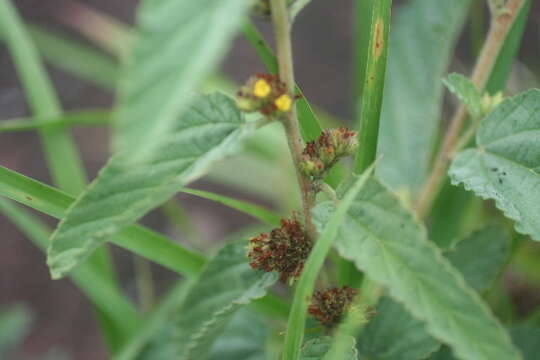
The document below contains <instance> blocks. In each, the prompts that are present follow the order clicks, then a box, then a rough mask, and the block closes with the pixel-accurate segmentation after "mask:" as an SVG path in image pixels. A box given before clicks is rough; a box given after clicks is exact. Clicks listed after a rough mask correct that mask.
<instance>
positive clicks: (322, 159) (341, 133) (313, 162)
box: [300, 127, 358, 179]
mask: <svg viewBox="0 0 540 360" xmlns="http://www.w3.org/2000/svg"><path fill="white" fill-rule="evenodd" d="M357 147H358V139H357V137H356V132H355V131H351V130H349V129H347V128H345V127H339V128H336V129H326V130H324V131H323V132H322V134H321V135H320V136H319V138H318V139H317V140H315V141H310V142H308V143H307V145H306V147H305V149H304V152H303V153H302V161H301V162H300V168H301V169H302V171H303V172H304V174H306V175H308V176H311V177H312V178H313V179H321V178H322V177H324V175H325V174H326V172H327V171H328V170H329V169H330V168H331V167H332V166H334V164H336V163H337V162H338V161H339V159H340V158H342V157H344V156H349V155H352V154H354V152H355V151H356V148H357Z"/></svg>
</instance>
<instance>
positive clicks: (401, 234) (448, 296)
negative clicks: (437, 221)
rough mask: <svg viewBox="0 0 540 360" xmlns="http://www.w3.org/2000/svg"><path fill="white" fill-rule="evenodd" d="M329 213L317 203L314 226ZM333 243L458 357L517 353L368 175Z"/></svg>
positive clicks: (506, 359) (484, 359)
mask: <svg viewBox="0 0 540 360" xmlns="http://www.w3.org/2000/svg"><path fill="white" fill-rule="evenodd" d="M346 188H347V186H344V188H343V189H341V190H340V192H343V191H346ZM333 212H334V205H333V203H331V202H326V203H322V204H320V205H318V206H317V207H316V209H315V212H314V214H315V219H316V223H317V225H318V227H319V228H322V227H323V225H324V223H325V222H326V221H328V220H327V219H328V218H330V217H331V216H332V214H333ZM336 248H337V250H338V252H339V253H340V254H341V256H343V257H345V258H347V259H350V260H352V261H354V263H355V264H356V266H357V267H358V269H360V270H362V271H364V272H365V273H366V275H367V276H369V277H370V278H371V279H373V281H375V282H377V283H379V284H381V285H384V286H387V287H388V291H389V295H390V296H392V297H393V298H394V299H396V300H397V301H399V302H401V303H402V304H403V305H404V306H405V308H406V309H407V310H408V311H409V312H410V313H411V314H412V315H413V316H415V317H416V318H417V319H420V320H422V321H424V322H425V324H426V329H427V330H428V332H429V333H430V334H431V335H432V336H434V337H435V338H437V339H438V340H440V341H442V342H444V343H447V344H449V345H451V346H452V348H453V350H454V351H455V352H456V354H458V357H459V358H460V359H464V360H465V359H467V360H468V359H475V360H517V359H520V355H519V353H518V352H517V350H516V349H515V348H514V346H513V345H512V343H511V341H510V337H509V335H508V334H507V333H506V331H505V330H504V328H503V327H502V326H501V325H500V323H499V322H498V321H497V319H496V318H495V317H494V316H493V315H492V314H491V312H490V311H489V309H488V307H487V306H486V304H485V303H484V302H483V301H482V300H481V299H480V297H479V296H478V295H477V294H476V292H474V291H473V290H472V289H471V288H469V287H468V286H466V284H465V281H464V279H463V276H462V275H461V274H460V273H459V272H458V271H457V270H456V269H455V268H453V267H452V266H451V265H450V263H449V262H448V261H447V260H446V259H444V258H443V256H442V254H441V252H440V250H439V249H438V248H437V247H436V246H435V245H434V244H433V243H431V242H430V241H428V239H427V236H426V230H425V229H424V227H423V226H422V225H421V224H420V223H418V222H417V221H415V219H414V218H413V216H412V215H411V214H410V213H409V212H408V211H406V210H405V209H403V208H402V207H401V205H400V203H399V201H398V199H397V198H396V197H394V196H393V195H392V194H391V193H390V192H389V191H388V190H386V189H385V188H384V187H383V186H382V185H381V184H380V183H379V182H378V181H376V180H375V179H370V180H369V181H368V183H367V184H366V185H365V187H364V188H363V189H362V191H361V192H360V193H359V195H358V196H357V197H356V199H355V202H354V204H353V205H352V206H351V208H350V210H349V212H348V216H347V218H346V220H345V221H344V222H343V223H342V225H341V228H340V233H339V237H338V239H337V241H336Z"/></svg>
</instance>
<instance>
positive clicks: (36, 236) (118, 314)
mask: <svg viewBox="0 0 540 360" xmlns="http://www.w3.org/2000/svg"><path fill="white" fill-rule="evenodd" d="M0 212H2V213H3V214H4V215H5V216H6V217H7V218H9V219H10V220H11V221H12V222H13V223H14V224H16V225H17V226H18V228H19V229H20V230H21V231H22V232H23V233H24V234H25V235H26V236H27V237H28V239H30V240H31V241H32V243H33V244H34V245H35V246H37V247H38V248H39V249H40V250H42V251H43V252H45V251H46V249H47V245H48V243H49V236H50V233H51V231H50V229H48V228H47V226H46V225H45V224H43V223H42V222H41V221H40V220H38V219H37V218H36V217H34V216H33V215H31V214H30V213H29V212H27V211H25V210H24V209H22V208H19V207H18V206H17V205H15V204H12V203H11V202H10V201H9V200H5V199H0ZM72 280H73V281H74V282H75V284H77V286H78V287H79V288H80V289H81V290H82V291H83V293H85V295H86V296H87V297H88V298H89V299H90V301H91V302H92V304H93V305H94V306H96V308H98V309H99V310H100V311H101V312H102V313H104V314H105V315H106V316H107V317H109V318H110V319H112V320H113V321H112V323H113V324H114V325H115V326H117V327H118V328H117V329H115V333H119V334H120V336H121V338H120V339H118V340H117V341H119V342H120V343H124V342H126V341H127V340H128V339H129V338H130V337H131V335H132V334H133V332H134V331H135V330H136V329H137V327H138V326H139V324H140V318H139V315H138V314H137V311H136V310H135V308H134V307H133V305H132V304H131V303H129V302H128V301H127V300H126V299H125V298H124V297H123V296H121V295H120V293H119V292H118V289H116V288H115V287H113V286H112V285H111V284H110V283H108V282H107V281H103V274H102V273H101V271H100V269H99V268H98V267H96V266H94V264H93V263H91V262H88V263H85V264H83V265H81V267H80V268H79V269H77V270H76V271H75V272H73V274H72Z"/></svg>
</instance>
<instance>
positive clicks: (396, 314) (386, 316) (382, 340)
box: [357, 297, 440, 360]
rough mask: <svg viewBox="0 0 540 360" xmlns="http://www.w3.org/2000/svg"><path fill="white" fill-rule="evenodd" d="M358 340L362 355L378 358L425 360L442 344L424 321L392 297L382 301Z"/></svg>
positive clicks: (381, 359) (380, 359)
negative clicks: (411, 313) (433, 335)
mask: <svg viewBox="0 0 540 360" xmlns="http://www.w3.org/2000/svg"><path fill="white" fill-rule="evenodd" d="M357 342H358V344H357V349H358V353H359V354H360V355H361V358H368V359H377V360H417V359H425V358H426V357H427V356H428V355H429V354H431V353H433V352H434V351H436V350H437V349H438V348H439V347H440V343H439V342H438V341H437V340H435V339H434V338H433V337H432V336H431V335H430V334H429V333H428V332H427V331H426V329H425V326H424V323H423V322H422V321H420V320H417V319H416V318H414V317H413V316H412V315H410V314H409V313H408V312H407V310H406V309H405V308H404V307H403V305H401V304H400V303H398V302H395V301H394V300H392V299H390V298H389V297H384V298H382V299H381V300H380V301H379V303H378V305H377V307H376V312H375V315H374V316H373V318H372V319H371V320H370V322H369V323H368V325H367V326H366V327H365V329H364V330H363V331H362V333H361V334H360V336H359V337H358V339H357Z"/></svg>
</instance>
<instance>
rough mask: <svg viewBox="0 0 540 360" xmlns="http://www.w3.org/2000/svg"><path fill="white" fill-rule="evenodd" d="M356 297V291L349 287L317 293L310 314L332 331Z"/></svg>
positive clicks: (310, 307)
mask: <svg viewBox="0 0 540 360" xmlns="http://www.w3.org/2000/svg"><path fill="white" fill-rule="evenodd" d="M355 295H356V290H354V289H352V288H350V287H348V286H344V287H341V288H336V287H334V288H330V289H327V290H324V291H317V292H315V294H314V295H313V299H312V303H311V305H310V306H309V308H308V312H309V313H310V314H311V315H312V316H313V317H315V319H317V320H318V321H319V322H320V323H321V324H322V325H324V326H325V327H326V328H327V329H331V328H332V327H334V326H335V325H336V324H338V323H339V321H340V320H341V318H342V317H343V314H344V313H345V312H346V311H347V310H348V309H349V308H350V306H351V303H352V301H353V299H354V297H355Z"/></svg>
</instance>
